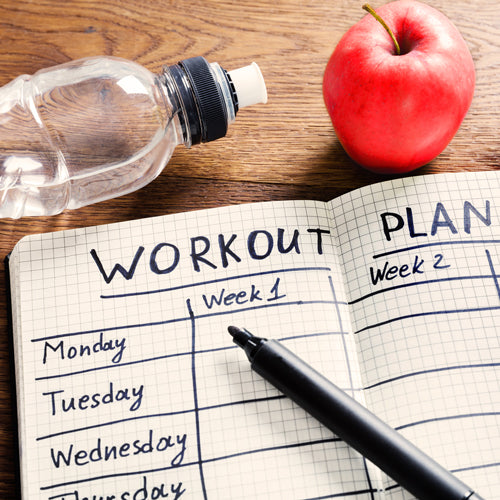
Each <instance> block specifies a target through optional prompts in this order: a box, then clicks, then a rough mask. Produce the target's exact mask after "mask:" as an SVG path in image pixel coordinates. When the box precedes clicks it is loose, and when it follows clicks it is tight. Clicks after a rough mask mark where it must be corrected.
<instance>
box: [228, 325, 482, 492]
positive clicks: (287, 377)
mask: <svg viewBox="0 0 500 500" xmlns="http://www.w3.org/2000/svg"><path fill="white" fill-rule="evenodd" d="M228 330H229V333H230V334H231V335H232V336H233V340H234V343H235V344H237V345H238V346H240V347H242V348H243V350H244V351H245V353H246V355H247V356H248V359H249V360H250V362H251V364H252V369H253V370H255V371H256V372H257V373H258V374H259V375H261V376H262V377H263V378H265V379H266V380H267V381H269V382H270V383H271V384H273V385H274V386H275V387H276V388H277V389H279V390H280V391H281V392H283V393H284V394H285V395H286V396H288V397H289V398H290V399H292V400H293V401H295V403H297V404H298V405H299V406H301V407H302V408H304V409H305V410H306V411H307V412H308V413H310V414H311V415H312V416H313V417H315V418H316V419H317V420H319V421H320V422H321V423H322V424H323V425H325V426H326V427H327V428H328V429H330V430H331V431H333V432H334V433H335V434H336V435H337V436H338V437H339V438H341V439H343V440H344V441H345V442H346V443H347V444H349V445H350V446H352V447H353V448H354V449H355V450H357V451H359V452H360V453H361V454H362V455H363V456H365V457H366V458H367V459H368V460H370V461H371V462H373V463H374V464H375V465H377V466H378V467H379V468H380V469H382V470H383V471H384V472H385V473H386V474H387V475H389V476H390V477H392V479H394V480H395V481H396V482H397V483H398V484H400V485H401V486H403V487H404V488H406V489H407V490H408V491H409V492H410V493H412V494H413V495H415V496H416V497H417V498H419V499H421V500H438V499H439V500H482V498H481V497H480V496H479V495H477V494H476V493H474V491H473V490H472V489H471V488H469V487H468V486H467V485H465V484H464V483H463V482H462V481H460V480H459V479H458V478H456V477H455V476H454V475H453V474H451V472H449V471H448V470H446V469H445V468H444V467H442V466H441V465H439V464H438V463H437V462H435V461H434V460H433V459H432V458H430V457H429V456H428V455H426V454H425V453H423V452H422V451H420V450H419V449H418V448H417V447H416V446H414V445H413V444H412V443H410V442H409V441H408V440H407V439H406V438H404V437H403V436H402V435H401V434H399V433H398V432H396V431H395V430H394V429H392V428H391V427H389V426H388V425H387V424H385V423H384V422H382V420H380V419H379V418H378V417H376V416H375V415H374V414H373V413H371V412H370V411H368V410H367V409H366V408H365V407H364V406H362V405H361V404H359V403H358V402H357V401H355V400H354V399H353V398H351V397H350V396H348V395H347V394H346V393H345V392H344V391H342V390H341V389H339V388H338V387H337V386H336V385H334V384H333V383H332V382H330V381H329V380H328V379H327V378H325V377H324V376H323V375H321V374H320V373H318V372H317V371H316V370H314V369H313V368H312V367H311V366H309V365H308V364H307V363H305V362H304V361H302V360H301V359H300V358H298V357H297V356H296V355H295V354H294V353H293V352H291V351H290V350H288V349H287V348H286V347H284V346H283V345H282V344H280V343H279V342H277V341H276V340H267V339H263V338H259V337H255V336H254V335H252V334H251V333H250V332H249V331H248V330H245V329H241V328H237V327H235V326H230V327H229V328H228Z"/></svg>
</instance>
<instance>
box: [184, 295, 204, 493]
mask: <svg viewBox="0 0 500 500" xmlns="http://www.w3.org/2000/svg"><path fill="white" fill-rule="evenodd" d="M186 305H187V308H188V311H189V318H190V323H191V377H192V384H193V402H194V418H195V423H196V448H197V453H198V470H199V473H200V482H201V489H202V492H203V499H204V500H207V498H208V497H207V489H206V485H205V475H204V472H203V460H202V454H201V437H200V411H199V404H198V388H197V380H196V321H195V315H194V312H193V308H192V307H191V300H190V299H187V300H186Z"/></svg>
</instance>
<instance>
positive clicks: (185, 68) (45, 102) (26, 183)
mask: <svg viewBox="0 0 500 500" xmlns="http://www.w3.org/2000/svg"><path fill="white" fill-rule="evenodd" d="M266 100H267V93H266V87H265V83H264V80H263V78H262V74H261V72H260V70H259V68H258V66H257V64H255V63H252V64H251V65H250V66H246V67H244V68H240V69H237V70H235V71H231V72H229V73H228V72H226V71H225V70H223V69H222V68H221V67H220V66H219V65H218V64H217V63H212V64H209V63H208V62H207V61H206V60H205V59H204V58H202V57H194V58H190V59H185V60H183V61H181V62H179V63H178V64H175V65H172V66H166V67H165V68H163V70H162V72H161V73H160V74H158V75H154V74H152V73H151V72H149V71H148V70H147V69H145V68H143V67H142V66H140V65H138V64H136V63H134V62H131V61H127V60H124V59H119V58H114V57H93V58H86V59H81V60H78V61H73V62H70V63H67V64H62V65H60V66H54V67H52V68H48V69H44V70H41V71H38V72H37V73H35V74H34V75H33V76H28V75H22V76H19V77H18V78H16V79H15V80H13V81H12V82H10V83H9V84H7V85H5V86H4V87H2V88H0V196H1V199H0V217H12V218H18V217H22V216H29V215H52V214H56V213H59V212H61V211H63V210H64V209H66V208H70V209H72V208H78V207H82V206H84V205H89V204H91V203H96V202H99V201H102V200H106V199H109V198H114V197H116V196H121V195H124V194H127V193H130V192H132V191H135V190H137V189H139V188H141V187H142V186H144V185H146V184H148V183H149V182H151V181H152V180H153V179H154V178H155V177H156V176H157V175H158V174H159V173H160V172H161V170H162V169H163V168H164V166H165V165H166V163H167V162H168V160H169V159H170V157H171V156H172V152H173V150H174V148H175V147H176V146H177V145H179V144H181V143H183V144H185V145H186V146H187V147H190V146H191V145H192V144H197V143H200V142H208V141H213V140H215V139H218V138H220V137H223V136H224V135H225V134H226V132H227V127H228V125H229V124H230V123H232V122H233V121H234V119H235V115H236V112H237V111H238V109H241V108H243V107H245V106H248V105H251V104H256V103H259V102H266Z"/></svg>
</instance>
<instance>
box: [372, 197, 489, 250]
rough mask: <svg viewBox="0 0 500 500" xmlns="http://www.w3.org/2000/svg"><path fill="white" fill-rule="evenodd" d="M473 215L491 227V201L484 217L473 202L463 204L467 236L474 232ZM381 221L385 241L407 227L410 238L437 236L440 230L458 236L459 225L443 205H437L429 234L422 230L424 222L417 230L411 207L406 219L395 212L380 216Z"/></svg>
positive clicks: (486, 205)
mask: <svg viewBox="0 0 500 500" xmlns="http://www.w3.org/2000/svg"><path fill="white" fill-rule="evenodd" d="M471 214H474V216H475V217H476V218H477V219H478V220H479V221H480V222H481V223H482V224H483V225H485V226H490V225H491V211H490V202H489V200H486V201H485V208H484V215H483V213H482V212H480V211H479V210H478V209H477V208H476V207H474V206H473V205H472V203H471V202H469V201H465V202H464V204H463V230H464V232H465V233H466V234H470V233H471V230H472V218H471ZM380 219H381V222H382V231H383V233H384V236H385V239H386V240H387V241H391V237H392V236H393V233H396V232H398V231H401V230H402V229H404V228H405V227H406V229H407V231H408V235H409V236H410V238H419V237H425V236H428V234H429V232H430V235H431V236H435V235H436V234H437V233H438V231H439V230H447V231H448V232H449V233H451V234H457V233H458V229H457V225H456V223H455V222H454V220H453V219H452V217H451V216H450V215H449V213H448V211H447V210H446V207H445V206H444V205H443V204H442V203H441V202H438V203H436V207H435V209H434V215H433V218H432V221H431V224H430V227H429V230H428V231H429V232H427V231H425V224H424V230H422V221H420V224H421V226H420V228H419V230H417V229H416V225H415V218H414V214H413V210H412V209H411V207H406V217H403V216H402V215H400V214H398V213H395V212H384V213H381V214H380Z"/></svg>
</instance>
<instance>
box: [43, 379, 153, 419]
mask: <svg viewBox="0 0 500 500" xmlns="http://www.w3.org/2000/svg"><path fill="white" fill-rule="evenodd" d="M64 392H65V391H64V390H58V391H50V392H44V393H42V395H43V396H48V397H49V401H50V406H51V414H52V415H56V414H59V413H60V412H63V413H67V412H69V411H85V410H89V409H95V408H98V407H99V406H101V405H108V404H114V403H120V402H122V401H125V402H128V403H130V402H131V404H130V406H129V411H137V410H138V409H139V408H140V407H141V403H142V398H143V396H144V385H141V386H139V387H131V388H128V387H127V388H123V389H115V387H114V385H113V382H110V383H109V389H108V390H107V391H106V392H104V393H100V392H96V393H95V394H83V395H81V396H79V397H75V396H71V397H63V394H64Z"/></svg>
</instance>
